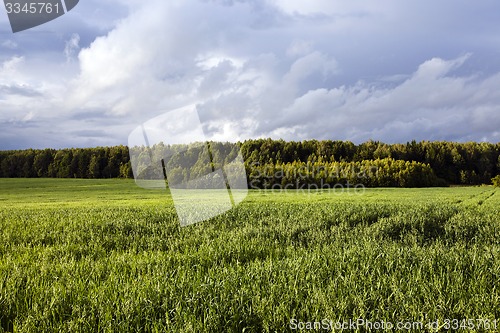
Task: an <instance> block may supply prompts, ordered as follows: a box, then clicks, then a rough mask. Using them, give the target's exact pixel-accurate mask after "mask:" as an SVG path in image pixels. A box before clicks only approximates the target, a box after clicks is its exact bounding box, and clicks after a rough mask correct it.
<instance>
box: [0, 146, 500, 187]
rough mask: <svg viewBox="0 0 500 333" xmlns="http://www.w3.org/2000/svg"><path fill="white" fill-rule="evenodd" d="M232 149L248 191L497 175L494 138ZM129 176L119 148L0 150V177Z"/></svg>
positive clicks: (432, 182) (473, 180) (471, 181)
mask: <svg viewBox="0 0 500 333" xmlns="http://www.w3.org/2000/svg"><path fill="white" fill-rule="evenodd" d="M211 145H212V146H217V145H219V147H221V145H222V146H224V144H223V143H215V142H212V143H211ZM231 147H233V148H231V149H233V150H235V149H237V148H239V149H240V150H241V153H242V156H243V159H244V161H245V167H246V171H247V177H248V183H249V187H250V188H271V187H273V186H274V185H277V184H280V185H283V186H286V184H295V185H300V183H307V184H308V185H311V184H313V185H315V186H318V187H321V186H323V185H325V184H329V185H333V184H338V183H342V184H343V183H347V184H349V183H350V184H356V183H362V184H363V185H364V186H367V187H381V186H384V187H427V186H449V185H480V184H491V182H492V178H494V177H495V176H497V175H499V174H500V143H496V144H494V143H486V142H481V143H478V142H466V143H457V142H447V141H433V142H430V141H422V142H416V141H412V142H407V143H405V144H386V143H383V142H379V141H367V142H364V143H361V144H359V145H356V144H354V143H352V142H349V141H332V140H322V141H319V140H304V141H284V140H273V139H254V140H246V141H243V142H238V143H237V144H236V145H234V144H233V145H231ZM236 154H237V151H233V152H229V153H227V154H226V156H227V157H228V158H229V157H231V158H234V156H235V155H236ZM227 162H228V161H227V160H226V161H224V163H227ZM221 163H223V162H222V161H221ZM215 167H217V165H215ZM179 168H181V169H180V171H179V173H180V174H181V175H184V177H185V178H186V179H188V178H189V173H190V172H193V170H192V168H191V169H190V168H189V167H184V169H182V167H181V166H179ZM133 176H134V175H133V172H132V167H131V163H130V156H129V148H128V147H126V146H114V147H96V148H70V149H59V150H57V149H40V150H36V149H27V150H10V151H0V177H2V178H42V177H43V178H44V177H48V178H94V179H95V178H133Z"/></svg>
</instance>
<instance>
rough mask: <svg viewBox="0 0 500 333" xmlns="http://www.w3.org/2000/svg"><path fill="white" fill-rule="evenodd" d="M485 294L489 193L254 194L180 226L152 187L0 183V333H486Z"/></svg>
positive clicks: (493, 277)
mask: <svg viewBox="0 0 500 333" xmlns="http://www.w3.org/2000/svg"><path fill="white" fill-rule="evenodd" d="M499 288H500V190H499V189H494V188H492V187H488V186H485V187H468V188H464V187H455V188H432V189H367V190H366V192H365V193H364V194H363V195H359V194H355V193H353V192H346V193H332V192H311V193H304V192H293V191H290V192H287V193H276V192H270V191H268V192H257V191H256V192H250V195H249V197H247V199H245V201H244V202H243V203H242V204H241V205H239V206H238V207H237V208H235V209H233V210H232V211H229V212H227V213H225V214H223V215H221V216H219V217H217V218H214V219H212V220H210V221H206V222H202V223H198V224H195V225H192V226H189V227H185V228H181V227H180V226H179V223H178V220H177V217H176V214H175V210H174V207H173V202H172V200H171V198H170V197H169V195H168V193H165V192H156V191H152V190H144V189H141V188H139V187H136V186H135V184H134V183H133V181H129V180H71V179H65V180H63V179H22V180H21V179H2V180H0V328H1V329H3V330H4V331H15V332H164V331H167V332H284V331H285V332H286V331H293V328H295V326H293V325H291V321H293V320H296V321H293V323H298V322H303V323H304V325H306V324H305V323H306V322H309V323H310V325H312V322H319V321H322V320H323V319H329V320H331V321H332V323H336V322H347V321H349V320H357V319H364V320H365V321H367V322H371V323H375V322H389V323H394V324H395V323H398V322H416V323H418V322H422V323H428V322H436V321H438V320H439V326H440V329H439V330H440V331H445V330H446V328H448V326H446V325H456V322H455V323H454V322H447V321H446V320H453V319H455V320H462V319H465V320H473V322H470V321H469V322H460V324H461V325H470V326H469V327H470V328H473V329H467V330H466V331H478V332H483V331H488V332H495V331H500V289H499ZM495 320H497V321H496V322H495ZM296 325H298V324H296ZM494 325H496V329H495V327H494ZM415 327H417V328H415V329H413V330H410V331H421V330H420V329H418V326H415ZM463 327H466V326H463ZM488 328H489V330H488ZM425 330H427V331H436V330H434V329H433V328H427V329H425ZM359 331H369V329H367V327H366V326H360V327H359ZM404 331H408V330H404Z"/></svg>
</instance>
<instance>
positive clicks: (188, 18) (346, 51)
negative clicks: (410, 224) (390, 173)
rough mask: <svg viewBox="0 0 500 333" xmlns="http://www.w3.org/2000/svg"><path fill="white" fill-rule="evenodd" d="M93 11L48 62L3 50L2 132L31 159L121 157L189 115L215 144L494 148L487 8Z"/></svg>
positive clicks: (238, 6)
mask: <svg viewBox="0 0 500 333" xmlns="http://www.w3.org/2000/svg"><path fill="white" fill-rule="evenodd" d="M89 1H90V2H89V3H91V6H90V5H88V4H87V5H85V4H83V3H81V4H79V7H77V8H81V10H82V11H81V12H79V11H77V8H75V10H74V11H72V14H71V15H74V16H73V17H77V18H78V19H79V20H81V22H80V21H79V22H80V23H79V24H80V25H79V26H85V25H86V24H87V25H90V26H89V27H87V28H86V29H87V30H85V31H84V32H82V31H80V30H79V29H69V30H65V32H64V33H62V34H60V35H59V36H58V37H57V36H55V35H56V34H52V35H51V38H50V40H51V42H53V45H52V46H50V48H49V47H47V48H48V49H47V50H45V51H44V52H35V53H29V52H28V53H26V54H24V53H23V52H22V50H24V48H25V43H26V39H23V37H21V36H20V35H19V36H16V38H17V39H16V38H12V42H13V43H16V45H17V46H16V47H17V48H16V49H14V50H13V49H12V47H11V48H9V47H7V46H6V45H7V44H9V43H8V42H9V41H10V39H9V40H6V41H4V42H3V43H2V44H1V45H2V47H3V48H4V49H3V50H6V51H3V50H2V49H0V52H2V53H0V110H8V111H4V114H3V115H2V114H0V129H2V130H3V129H5V128H7V127H8V126H11V127H9V131H8V133H13V129H12V121H16V122H18V123H19V122H22V121H23V120H27V122H29V123H30V124H32V125H33V126H38V127H33V128H32V129H31V130H30V131H31V132H30V134H29V135H30V137H36V135H33V133H34V132H36V131H37V130H38V131H39V132H40V133H42V134H40V135H39V136H41V135H45V136H46V139H44V140H40V141H32V142H33V145H37V144H39V142H46V143H50V142H52V144H53V145H55V146H57V145H61V144H65V145H78V146H82V145H98V144H116V143H125V142H126V138H127V136H128V131H130V130H131V129H133V128H134V127H135V126H137V125H138V124H140V123H142V122H144V121H145V120H147V119H149V118H153V117H154V116H157V115H158V114H160V113H161V112H164V111H168V110H171V109H175V108H178V107H182V106H184V105H189V104H196V105H197V106H198V109H199V110H200V112H201V115H200V116H201V118H202V119H203V120H204V121H206V122H207V128H208V129H209V128H210V126H216V125H218V126H220V127H221V128H222V129H223V133H224V135H223V137H224V138H226V137H228V136H229V137H231V136H232V137H234V138H238V139H241V138H249V137H262V136H272V137H283V138H285V139H303V138H318V139H323V138H332V139H349V140H354V141H356V142H359V141H364V140H367V139H369V138H373V139H378V140H383V141H389V142H396V141H406V140H412V139H451V140H480V139H484V138H487V139H490V140H495V139H498V130H497V128H498V127H499V118H498V117H499V116H498V115H499V114H500V113H499V112H498V111H499V110H498V108H497V105H500V90H498V89H496V87H498V85H499V83H500V74H499V73H500V61H499V60H498V59H500V57H498V53H495V52H497V51H495V50H497V44H498V43H497V42H498V37H496V36H493V35H491V36H490V35H488V34H486V35H485V31H488V29H486V28H487V27H488V26H496V25H497V20H496V18H495V17H490V16H486V17H483V18H482V19H481V20H478V21H477V22H476V23H477V24H471V22H469V21H467V20H469V18H468V16H467V14H468V11H470V9H471V8H474V9H475V10H477V11H479V12H481V13H497V12H500V10H498V11H494V10H492V9H493V8H490V7H491V6H493V5H492V4H490V5H488V6H487V5H484V4H482V5H480V6H479V7H477V6H478V5H466V4H465V3H460V4H457V5H456V6H453V10H451V11H450V10H449V7H450V6H451V4H452V2H451V0H445V1H444V2H443V3H439V4H435V6H434V7H433V11H432V13H429V8H428V5H424V4H422V3H421V2H417V1H413V2H411V1H410V2H409V3H405V4H402V3H401V2H398V1H395V0H388V1H386V2H384V5H383V6H382V5H381V4H379V3H367V2H364V3H363V4H361V3H359V2H342V1H326V0H324V1H320V0H312V1H310V2H304V1H302V2H300V1H295V0H290V1H288V0H286V1H285V0H277V1H272V2H271V1H269V0H254V1H226V0H224V1H223V0H221V1H216V0H206V1H189V2H188V1H180V0H175V1H161V0H153V1H147V2H137V1H131V0H116V1H113V2H112V3H110V4H107V5H105V4H100V2H97V1H94V0H89ZM453 4H454V2H453ZM100 6H102V7H100ZM116 6H119V9H116V10H117V12H116V13H112V12H109V11H110V10H112V9H113V8H114V7H116ZM116 8H118V7H116ZM106 11H107V13H108V14H104V12H106ZM118 12H119V13H121V14H123V15H126V17H124V18H122V19H119V18H120V17H122V16H120V15H118V14H117V13H118ZM82 13H84V14H85V15H83V14H82ZM445 14H447V15H445ZM448 14H449V15H448ZM66 16H68V15H66ZM66 16H65V17H66ZM87 16H88V18H87ZM493 16H494V15H493ZM108 18H109V19H110V20H109V22H108V20H107V19H108ZM479 21H480V22H479ZM54 22H56V23H57V22H61V23H60V24H61V26H60V27H63V26H64V24H63V22H64V20H58V21H54ZM422 22H426V23H425V24H422ZM95 26H98V28H95ZM103 26H105V27H108V28H109V29H110V30H109V31H108V32H106V33H103V34H102V35H100V36H98V37H95V36H94V37H92V39H91V40H89V37H88V36H89V33H88V31H94V30H98V31H101V30H100V29H101V28H102V27H103ZM94 28H95V29H94ZM26 36H29V37H30V38H29V40H30V42H33V41H34V40H35V37H34V36H31V35H26ZM38 36H41V37H38ZM479 36H481V45H480V47H479V46H478V44H477V42H476V41H477V39H475V38H472V37H479ZM488 36H489V37H488ZM56 37H57V38H56ZM24 38H26V37H24ZM36 38H38V39H37V40H38V42H37V43H38V44H36V45H38V46H37V47H42V45H44V44H43V43H44V42H45V39H44V38H45V37H44V35H43V34H39V35H36ZM6 43H7V44H6ZM4 44H5V45H4ZM9 45H11V46H12V45H13V44H9ZM7 50H8V51H7ZM13 52H16V53H18V54H17V55H14V54H13ZM464 52H470V53H466V54H465V55H463V56H459V55H461V54H464ZM40 55H42V56H40ZM65 57H66V60H68V59H73V61H66V62H64V60H65ZM8 121H10V123H9V124H10V125H2V122H4V123H7V122H8ZM6 133H7V132H6ZM24 133H28V132H23V131H21V130H19V133H16V134H12V137H13V138H14V137H15V136H16V135H17V136H19V135H21V136H22V135H28V134H24ZM75 133H76V134H75ZM86 133H87V134H88V135H87V136H85V134H86ZM91 134H92V135H91ZM5 135H6V134H3V138H4V137H5ZM99 135H101V136H99ZM62 137H63V138H64V139H62ZM29 140H30V139H29V138H28V137H27V138H26V141H27V142H28V141H29ZM0 148H1V147H0Z"/></svg>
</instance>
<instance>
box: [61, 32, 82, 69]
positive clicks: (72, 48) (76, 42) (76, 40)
mask: <svg viewBox="0 0 500 333" xmlns="http://www.w3.org/2000/svg"><path fill="white" fill-rule="evenodd" d="M79 49H80V35H79V34H76V33H75V34H72V35H71V38H70V39H69V40H68V41H66V46H65V47H64V55H65V56H66V61H68V62H69V61H71V60H73V56H74V54H75V52H76V51H78V50H79Z"/></svg>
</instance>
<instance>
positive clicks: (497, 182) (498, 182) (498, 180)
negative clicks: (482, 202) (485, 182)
mask: <svg viewBox="0 0 500 333" xmlns="http://www.w3.org/2000/svg"><path fill="white" fill-rule="evenodd" d="M491 182H492V183H493V186H495V187H500V175H497V176H495V177H493V178H492V179H491Z"/></svg>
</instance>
